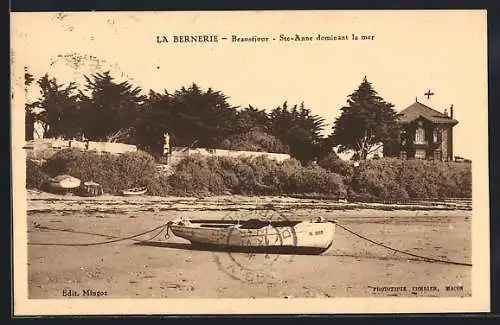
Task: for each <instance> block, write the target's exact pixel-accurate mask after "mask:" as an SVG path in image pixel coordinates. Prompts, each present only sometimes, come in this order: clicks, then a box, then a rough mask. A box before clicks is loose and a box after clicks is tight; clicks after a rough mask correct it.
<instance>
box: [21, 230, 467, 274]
mask: <svg viewBox="0 0 500 325" xmlns="http://www.w3.org/2000/svg"><path fill="white" fill-rule="evenodd" d="M328 222H332V223H334V224H335V225H337V226H338V227H339V228H341V229H343V230H345V231H347V232H348V233H350V234H352V235H354V236H356V237H358V238H360V239H363V240H365V241H367V242H370V243H372V244H374V245H377V246H380V247H383V248H385V249H388V250H391V251H394V252H397V253H400V254H404V255H408V256H412V257H416V258H419V259H421V260H424V261H426V262H434V263H445V264H453V265H462V266H472V264H470V263H463V262H455V261H450V260H443V259H438V258H433V257H428V256H423V255H418V254H414V253H411V252H408V251H403V250H400V249H397V248H394V247H391V246H388V245H386V244H383V243H380V242H377V241H375V240H373V239H370V238H368V237H365V236H363V235H361V234H359V233H357V232H355V231H353V230H351V229H349V228H347V227H345V226H343V225H341V224H340V223H338V221H336V220H328ZM171 225H172V221H169V222H167V223H165V224H163V225H161V226H158V227H155V228H153V229H149V230H146V231H143V232H141V233H137V234H134V235H130V236H127V237H115V236H111V235H104V234H96V233H88V232H86V234H90V235H95V236H102V237H108V238H114V239H112V240H106V241H101V242H91V243H47V242H44V243H42V242H28V245H37V246H97V245H105V244H111V243H116V242H120V241H125V240H134V241H137V242H141V243H144V242H150V241H152V240H153V239H155V238H157V237H158V236H159V235H160V234H161V233H163V231H165V240H168V238H169V237H170V235H169V230H170V226H171ZM35 228H37V229H46V230H53V231H67V232H73V233H78V232H77V231H74V230H71V229H61V228H50V227H46V226H40V225H36V226H35ZM156 230H159V231H158V233H156V234H155V235H154V236H152V237H150V238H148V239H144V240H138V239H136V238H137V237H140V236H143V235H146V234H150V233H152V232H154V231H156Z"/></svg>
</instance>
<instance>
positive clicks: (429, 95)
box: [424, 89, 434, 99]
mask: <svg viewBox="0 0 500 325" xmlns="http://www.w3.org/2000/svg"><path fill="white" fill-rule="evenodd" d="M424 95H425V96H427V99H430V98H431V96H432V95H434V93H433V92H431V90H430V89H429V90H427V92H426V93H425V94H424Z"/></svg>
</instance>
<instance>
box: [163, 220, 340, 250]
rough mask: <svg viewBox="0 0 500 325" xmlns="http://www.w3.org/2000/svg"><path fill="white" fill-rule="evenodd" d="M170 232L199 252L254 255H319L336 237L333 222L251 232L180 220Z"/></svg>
mask: <svg viewBox="0 0 500 325" xmlns="http://www.w3.org/2000/svg"><path fill="white" fill-rule="evenodd" d="M170 229H171V230H172V233H173V234H174V235H176V236H177V237H181V238H184V239H186V240H189V241H190V242H191V244H192V245H193V246H194V247H196V248H199V249H209V250H223V251H235V252H236V251H237V252H253V253H281V254H321V253H323V252H325V251H326V250H328V249H329V248H330V247H331V245H332V243H333V239H334V235H335V224H334V223H331V222H307V221H306V222H295V223H293V224H290V225H287V224H286V223H282V224H281V225H280V224H276V225H273V224H270V225H266V226H263V227H256V228H253V229H251V228H250V229H249V228H245V227H244V226H243V227H241V226H240V225H237V224H236V225H235V224H224V223H219V224H211V223H196V222H190V221H187V222H186V221H182V222H173V223H172V224H171V226H170Z"/></svg>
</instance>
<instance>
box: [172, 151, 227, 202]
mask: <svg viewBox="0 0 500 325" xmlns="http://www.w3.org/2000/svg"><path fill="white" fill-rule="evenodd" d="M170 184H171V186H172V191H173V193H174V194H176V195H209V194H221V193H222V192H223V191H224V189H225V187H224V182H223V178H222V175H221V174H220V173H219V170H218V166H217V161H216V160H214V159H213V158H211V159H210V160H208V159H206V158H204V157H202V156H200V155H193V156H189V157H186V158H185V159H183V160H181V161H180V162H179V164H178V165H177V166H176V167H175V173H174V174H173V175H172V176H170Z"/></svg>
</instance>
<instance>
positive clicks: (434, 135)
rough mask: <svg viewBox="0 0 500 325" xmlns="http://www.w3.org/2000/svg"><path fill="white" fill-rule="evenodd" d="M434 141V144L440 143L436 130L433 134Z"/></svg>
mask: <svg viewBox="0 0 500 325" xmlns="http://www.w3.org/2000/svg"><path fill="white" fill-rule="evenodd" d="M432 141H434V143H436V142H438V131H437V129H434V131H433V132H432Z"/></svg>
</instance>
